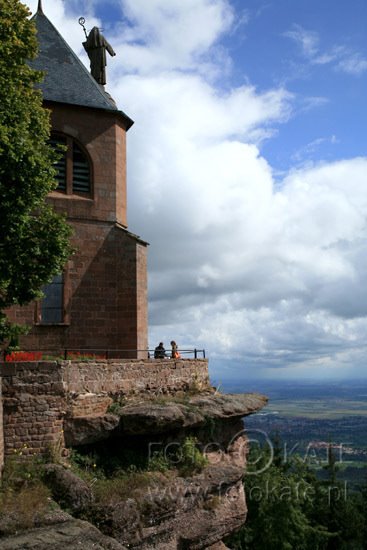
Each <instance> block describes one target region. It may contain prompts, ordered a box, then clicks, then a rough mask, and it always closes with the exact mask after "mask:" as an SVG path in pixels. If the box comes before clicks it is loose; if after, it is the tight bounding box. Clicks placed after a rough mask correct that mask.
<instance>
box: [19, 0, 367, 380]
mask: <svg viewBox="0 0 367 550" xmlns="http://www.w3.org/2000/svg"><path fill="white" fill-rule="evenodd" d="M29 3H30V4H33V5H34V2H33V3H32V2H31V1H30V2H29ZM65 6H66V7H68V10H66V11H65ZM73 6H74V4H73V3H72V2H65V3H62V2H61V1H57V0H54V2H53V3H52V5H51V4H50V5H49V7H48V9H47V12H46V13H47V15H48V16H49V17H50V19H51V20H53V22H54V23H55V24H56V26H57V27H58V28H59V29H60V30H61V31H62V33H63V35H64V36H65V38H66V39H67V40H68V41H69V37H70V35H69V33H70V30H67V27H68V25H69V23H70V21H71V20H73V18H74V13H72V8H73ZM120 6H121V8H122V11H123V13H124V17H125V20H124V24H123V25H122V23H121V22H118V21H117V22H116V24H115V26H112V27H111V29H110V33H109V34H108V39H109V41H110V42H111V43H113V46H114V49H116V51H117V52H118V56H116V58H114V59H113V61H111V63H110V64H109V67H108V69H109V72H108V76H109V85H108V90H109V91H110V92H111V93H112V95H113V96H114V98H115V99H116V100H117V102H118V105H119V107H120V108H122V109H123V110H124V111H125V112H127V113H128V114H129V115H130V116H131V117H132V118H133V119H134V120H135V121H136V124H135V125H134V126H133V127H132V129H131V130H130V131H129V133H128V199H129V227H130V229H131V230H132V231H134V232H136V233H138V234H140V235H142V237H143V238H145V239H146V240H148V241H149V242H150V243H151V246H150V249H149V296H150V345H151V347H154V346H155V345H156V342H158V341H162V340H164V341H165V342H169V341H170V340H171V339H172V338H174V339H175V340H177V341H178V342H179V344H180V346H181V347H190V348H192V347H199V348H200V347H203V348H206V349H207V350H208V351H209V353H210V357H212V358H213V362H214V364H215V362H216V361H217V362H218V364H219V365H221V367H220V368H225V367H226V368H227V367H228V368H230V367H231V366H232V368H240V367H241V368H243V367H246V366H247V367H249V368H250V369H252V368H253V367H257V370H256V372H257V373H260V372H261V369H262V371H263V372H265V371H266V369H276V370H277V372H283V370H284V369H287V370H286V372H288V373H289V371H292V369H294V372H296V373H297V376H298V375H299V374H300V373H301V374H302V373H303V374H305V373H311V374H312V373H320V372H321V371H322V370H323V369H324V372H326V373H329V372H331V371H332V365H334V367H335V368H336V369H337V370H338V372H344V371H345V369H346V368H348V365H349V366H350V365H351V364H352V362H353V361H357V360H358V361H360V360H361V358H362V357H363V350H364V346H365V344H364V342H365V341H366V332H367V320H366V315H367V292H366V290H365V287H364V284H363V283H364V281H365V279H366V271H367V265H366V264H367V260H366V258H367V254H366V236H367V235H366V218H367V193H366V185H367V181H366V173H367V159H366V158H355V159H346V160H340V161H339V162H333V163H320V164H315V165H310V166H308V167H306V168H305V167H303V168H299V169H297V170H296V169H294V170H291V171H290V172H289V173H288V174H287V175H286V177H284V178H283V180H282V181H281V182H279V181H278V182H275V179H274V175H273V171H272V167H271V166H270V165H269V162H268V161H267V160H266V158H264V156H262V154H261V144H262V141H263V140H264V139H270V138H271V137H272V136H273V137H274V136H275V135H276V132H277V129H278V128H279V126H280V125H281V124H284V123H286V122H287V121H288V120H289V119H290V117H292V113H293V108H294V98H293V96H292V95H291V94H290V93H289V92H288V91H287V90H286V89H285V88H274V89H269V90H265V91H264V90H263V91H259V90H257V89H256V87H255V86H253V85H251V84H247V83H243V84H242V85H238V86H231V83H230V79H229V78H228V74H229V72H228V71H230V66H231V59H230V57H229V54H228V53H227V52H226V51H225V50H224V49H223V47H222V46H221V42H220V41H221V38H222V37H223V36H224V35H225V33H229V32H231V30H233V28H234V26H235V25H236V17H235V14H234V11H233V8H232V7H231V6H230V4H229V2H227V1H226V0H195V1H194V0H187V1H185V2H181V1H179V0H172V1H170V2H169V3H167V1H166V0H150V1H149V2H148V1H147V0H120ZM57 10H59V11H57ZM45 11H46V10H45ZM92 16H93V12H92V11H91V13H90V17H92ZM66 31H67V32H66ZM78 32H80V30H79V29H78ZM288 36H289V37H291V38H292V39H294V40H297V41H298V42H299V43H300V45H301V46H302V49H303V52H304V53H305V55H308V56H310V57H312V58H314V59H316V57H317V56H318V55H319V50H318V48H319V46H318V44H319V41H318V37H317V36H316V35H315V34H314V33H308V32H306V31H304V30H303V29H301V28H300V27H295V28H294V29H292V30H291V31H290V33H288ZM78 39H79V40H80V36H79V38H78ZM70 43H71V45H72V46H73V47H74V49H76V50H77V51H80V45H79V46H74V44H75V38H73V39H71V37H70ZM313 99H315V98H310V103H312V100H313ZM316 99H320V98H316ZM317 103H318V104H319V103H320V101H318V102H317ZM321 103H322V101H321ZM312 146H313V147H316V146H317V143H314V144H313V145H312ZM343 369H344V370H343Z"/></svg>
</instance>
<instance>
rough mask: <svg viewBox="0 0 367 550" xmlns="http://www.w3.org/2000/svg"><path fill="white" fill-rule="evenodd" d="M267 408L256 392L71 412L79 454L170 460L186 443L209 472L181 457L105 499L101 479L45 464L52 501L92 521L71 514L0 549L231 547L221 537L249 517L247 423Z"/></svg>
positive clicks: (69, 436)
mask: <svg viewBox="0 0 367 550" xmlns="http://www.w3.org/2000/svg"><path fill="white" fill-rule="evenodd" d="M106 402H107V401H106ZM266 402H267V399H266V398H265V397H264V396H262V395H258V394H242V395H237V394H236V395H221V394H218V393H216V392H214V391H211V392H210V391H207V392H205V393H198V394H196V395H188V394H183V395H181V397H179V396H175V397H172V396H167V397H164V398H162V397H161V398H159V399H152V398H150V399H145V400H143V399H140V398H137V397H134V398H132V399H129V400H125V401H124V402H123V403H122V404H119V402H118V401H117V402H116V403H114V404H113V406H111V407H110V410H111V411H113V413H112V412H106V411H104V412H103V413H102V414H100V415H96V414H95V411H94V412H93V414H90V415H89V416H84V417H83V416H80V414H79V412H78V415H77V416H75V417H73V416H72V414H70V409H69V413H68V416H67V418H66V420H65V422H64V427H65V440H66V442H67V444H68V446H76V445H77V446H80V449H79V451H80V452H82V451H81V449H83V448H84V447H83V446H90V445H93V452H95V451H96V450H97V449H98V446H100V448H102V450H103V452H104V454H105V455H106V453H107V455H109V452H110V451H111V452H112V453H113V452H115V453H116V456H120V455H119V453H120V452H121V453H123V452H124V451H127V453H130V454H131V453H133V454H134V453H135V456H136V457H137V458H139V461H140V459H141V458H142V457H144V456H145V459H146V458H147V453H148V451H149V456H153V457H154V451H156V452H158V455H159V456H160V457H162V456H167V449H171V448H176V449H180V446H182V444H183V442H185V440H186V439H187V437H188V436H190V437H191V438H193V439H192V441H194V442H195V441H196V442H197V445H198V446H199V448H200V449H201V451H202V452H203V453H204V454H205V456H206V457H207V462H206V465H205V466H204V467H203V466H202V465H201V466H200V468H196V467H193V468H192V470H191V471H190V468H189V469H188V470H189V471H184V470H183V468H182V467H181V465H180V460H179V455H178V460H177V462H176V463H174V464H173V465H172V464H171V467H170V469H169V470H168V471H164V472H163V473H157V472H153V475H151V474H150V473H149V471H148V472H146V474H144V475H143V476H145V475H146V476H147V478H148V484H145V483H144V484H143V485H142V486H140V485H136V486H135V485H134V484H133V483H130V481H132V479H131V478H128V480H127V485H126V487H125V489H124V491H123V492H122V493H120V492H116V491H113V490H110V489H108V490H106V489H105V493H104V495H103V498H101V496H100V494H99V493H98V489H96V486H95V485H94V481H96V480H92V481H91V482H90V483H85V482H84V481H82V480H81V479H79V478H78V477H77V476H75V475H74V474H73V473H71V472H70V471H69V470H68V469H66V468H64V467H63V466H60V465H54V464H53V465H48V466H46V467H45V476H44V479H45V481H46V483H47V484H48V486H49V488H50V489H51V491H52V496H53V498H54V499H55V500H56V502H57V503H58V504H59V505H60V506H61V507H63V508H66V509H67V510H68V511H71V512H72V513H73V514H74V516H76V517H79V518H82V519H83V520H87V521H81V520H80V519H75V518H74V519H73V518H71V516H67V517H66V518H65V517H64V518H63V519H62V521H61V520H60V521H59V522H54V523H53V524H52V525H45V524H44V522H43V523H42V526H40V527H39V529H33V530H29V531H27V532H26V533H25V534H24V535H21V534H18V535H13V536H11V537H7V538H2V539H1V544H0V546H1V548H4V549H5V550H21V549H22V550H23V548H24V549H26V548H29V549H36V548H37V549H40V550H51V549H52V550H55V549H56V550H58V549H60V550H61V548H62V549H64V547H65V545H67V546H68V548H69V550H74V549H75V550H76V548H95V549H97V550H98V549H100V550H103V549H106V550H107V549H111V550H121V549H124V548H126V547H128V548H130V549H131V548H133V549H136V550H138V549H139V550H178V549H180V550H184V549H190V550H201V549H203V550H204V549H208V550H209V549H210V550H225V546H224V545H223V544H222V542H221V541H222V539H223V538H224V537H225V536H227V535H229V534H230V533H232V532H233V531H234V530H236V529H238V528H240V527H241V526H242V525H243V523H244V522H245V519H246V514H247V507H246V499H245V494H244V487H243V474H244V471H245V465H246V456H247V450H248V448H247V439H246V434H245V431H244V426H243V421H242V417H244V416H246V415H249V414H251V413H253V412H255V411H257V410H259V409H261V408H262V407H263V406H264V405H265V404H266ZM87 448H88V447H87ZM152 449H153V451H152ZM193 449H194V450H195V444H194V446H193ZM139 452H140V456H139V457H138V455H137V453H139ZM168 455H169V453H168ZM200 456H201V458H202V455H200ZM176 458H177V457H176ZM186 460H187V457H186ZM192 460H193V462H195V457H194V456H193V459H192ZM204 462H205V461H204ZM139 463H140V462H139ZM131 464H134V463H133V462H132V463H131ZM189 466H190V465H189ZM194 466H195V464H194ZM200 469H201V471H200ZM198 470H199V473H198ZM114 483H115V482H114Z"/></svg>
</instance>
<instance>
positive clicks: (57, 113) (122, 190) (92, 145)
mask: <svg viewBox="0 0 367 550" xmlns="http://www.w3.org/2000/svg"><path fill="white" fill-rule="evenodd" d="M48 106H49V107H50V108H51V109H52V114H51V122H52V129H53V131H56V132H61V133H63V134H67V135H69V136H71V137H73V138H74V139H76V140H78V141H79V142H80V143H81V144H82V145H83V146H84V147H85V148H86V150H87V151H88V153H89V155H90V158H91V161H92V164H93V180H94V182H93V183H94V189H93V196H92V198H83V197H78V196H76V195H70V196H66V195H64V194H62V193H57V192H55V193H52V195H51V198H50V202H51V203H52V205H53V206H54V208H55V209H56V210H58V211H60V212H66V213H67V216H68V218H76V219H94V220H102V221H110V222H118V223H121V225H123V226H125V227H126V226H127V220H126V129H125V127H124V126H123V121H122V120H121V118H120V117H119V116H118V115H116V114H114V113H113V112H112V113H110V112H103V111H97V110H95V109H87V108H83V107H76V106H75V107H74V106H72V105H62V104H56V103H53V104H50V105H48Z"/></svg>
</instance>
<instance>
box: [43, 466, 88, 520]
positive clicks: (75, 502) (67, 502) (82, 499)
mask: <svg viewBox="0 0 367 550" xmlns="http://www.w3.org/2000/svg"><path fill="white" fill-rule="evenodd" d="M43 480H44V482H45V484H46V485H47V486H48V487H49V489H50V490H51V492H52V496H53V498H54V499H55V500H56V502H58V504H59V505H60V506H61V507H62V508H66V509H68V510H71V512H72V513H80V512H81V511H82V510H84V509H85V508H87V507H88V506H90V504H91V503H92V491H91V488H90V486H89V485H88V484H87V483H86V482H85V481H83V480H82V479H80V477H78V476H76V475H75V474H74V473H73V472H70V471H69V470H68V469H66V468H64V467H63V466H61V465H60V464H47V465H46V466H45V467H44V474H43Z"/></svg>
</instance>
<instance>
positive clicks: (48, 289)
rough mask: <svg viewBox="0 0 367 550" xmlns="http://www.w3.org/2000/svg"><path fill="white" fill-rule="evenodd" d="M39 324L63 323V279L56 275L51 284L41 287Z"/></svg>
mask: <svg viewBox="0 0 367 550" xmlns="http://www.w3.org/2000/svg"><path fill="white" fill-rule="evenodd" d="M42 290H43V293H44V298H43V300H42V303H41V323H43V324H46V325H53V324H57V323H62V322H63V321H64V278H63V276H62V275H56V277H54V278H53V280H52V281H51V283H49V284H48V285H45V286H44V287H43V289H42Z"/></svg>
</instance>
